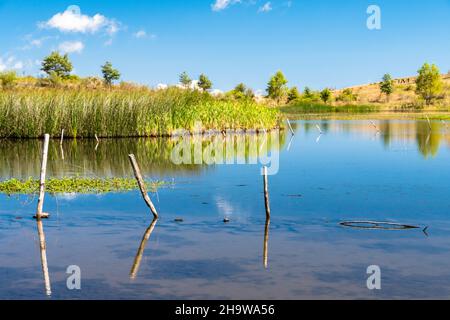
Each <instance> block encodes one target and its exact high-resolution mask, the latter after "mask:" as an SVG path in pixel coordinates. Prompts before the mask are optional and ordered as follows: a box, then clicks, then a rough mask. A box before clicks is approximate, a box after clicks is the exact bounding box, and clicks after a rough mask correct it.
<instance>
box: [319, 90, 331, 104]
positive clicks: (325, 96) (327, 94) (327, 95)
mask: <svg viewBox="0 0 450 320" xmlns="http://www.w3.org/2000/svg"><path fill="white" fill-rule="evenodd" d="M331 95H332V94H331V90H330V89H328V88H325V89H323V90H322V91H321V92H320V99H321V100H322V101H323V102H324V103H328V102H329V101H330V100H331Z"/></svg>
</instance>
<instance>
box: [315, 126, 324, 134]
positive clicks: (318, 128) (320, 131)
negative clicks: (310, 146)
mask: <svg viewBox="0 0 450 320" xmlns="http://www.w3.org/2000/svg"><path fill="white" fill-rule="evenodd" d="M316 128H317V130H319V133H320V134H322V133H323V132H322V129H321V128H320V126H319V125H318V124H316Z"/></svg>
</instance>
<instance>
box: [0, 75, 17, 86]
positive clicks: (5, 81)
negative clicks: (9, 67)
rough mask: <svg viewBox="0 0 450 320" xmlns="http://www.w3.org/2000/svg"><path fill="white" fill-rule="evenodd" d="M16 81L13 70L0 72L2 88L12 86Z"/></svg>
mask: <svg viewBox="0 0 450 320" xmlns="http://www.w3.org/2000/svg"><path fill="white" fill-rule="evenodd" d="M16 81H17V74H16V72H15V71H6V72H0V86H2V88H4V89H10V88H12V87H14V85H15V83H16Z"/></svg>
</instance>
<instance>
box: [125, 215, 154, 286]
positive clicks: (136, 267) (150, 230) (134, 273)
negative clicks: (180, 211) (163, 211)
mask: <svg viewBox="0 0 450 320" xmlns="http://www.w3.org/2000/svg"><path fill="white" fill-rule="evenodd" d="M157 221H158V219H156V218H155V219H153V221H152V223H151V224H150V226H149V227H148V228H147V230H146V231H145V234H144V236H143V237H142V241H141V244H140V246H139V249H138V252H137V254H136V257H135V258H134V261H133V266H132V267H131V271H130V278H131V279H135V278H136V276H137V273H138V271H139V266H140V265H141V261H142V256H143V255H144V250H145V246H146V244H147V241H148V239H149V238H150V236H151V235H152V233H153V230H154V229H155V225H156V222H157Z"/></svg>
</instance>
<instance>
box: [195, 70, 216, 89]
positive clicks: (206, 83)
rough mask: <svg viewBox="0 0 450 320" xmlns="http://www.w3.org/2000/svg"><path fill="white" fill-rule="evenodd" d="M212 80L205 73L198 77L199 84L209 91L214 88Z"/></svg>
mask: <svg viewBox="0 0 450 320" xmlns="http://www.w3.org/2000/svg"><path fill="white" fill-rule="evenodd" d="M212 85H213V84H212V82H211V80H209V78H208V77H207V76H206V75H204V74H203V73H202V74H201V75H200V77H199V78H198V86H199V87H200V88H201V89H203V91H207V90H209V89H211V88H212Z"/></svg>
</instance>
